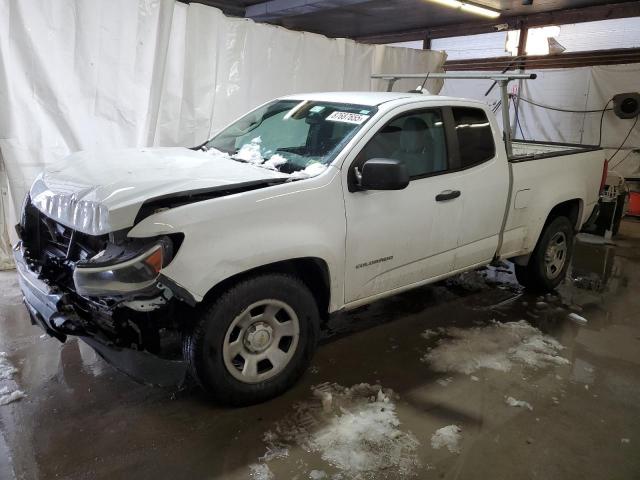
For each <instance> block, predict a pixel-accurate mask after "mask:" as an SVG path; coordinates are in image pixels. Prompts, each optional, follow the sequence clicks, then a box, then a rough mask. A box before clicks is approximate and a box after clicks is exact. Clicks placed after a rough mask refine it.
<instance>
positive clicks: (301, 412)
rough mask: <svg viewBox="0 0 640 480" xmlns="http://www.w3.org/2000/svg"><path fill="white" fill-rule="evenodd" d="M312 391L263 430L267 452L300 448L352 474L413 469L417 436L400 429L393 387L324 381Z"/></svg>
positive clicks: (393, 474) (398, 474)
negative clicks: (311, 397)
mask: <svg viewBox="0 0 640 480" xmlns="http://www.w3.org/2000/svg"><path fill="white" fill-rule="evenodd" d="M313 397H314V400H313V401H310V402H304V403H300V404H297V405H295V406H294V408H293V412H292V414H291V415H290V416H288V417H287V418H286V419H285V420H283V421H281V422H278V423H276V424H275V425H274V428H273V429H272V430H271V431H269V432H267V434H266V435H265V437H264V442H265V444H266V446H267V452H274V451H282V450H283V449H289V448H295V447H297V448H301V449H302V450H305V451H307V452H311V453H312V454H317V455H319V456H320V458H321V459H322V460H324V461H325V462H327V464H328V465H331V466H332V467H333V468H335V469H337V470H339V472H340V473H342V474H343V475H344V476H345V478H350V479H358V478H366V477H369V476H371V475H376V476H377V475H381V476H384V477H385V478H404V477H408V476H413V475H415V471H416V469H417V468H418V467H419V461H418V457H417V454H416V449H417V447H418V445H419V442H418V440H417V439H416V438H415V436H414V435H413V434H411V433H410V432H406V431H403V430H402V429H401V424H400V421H399V420H398V417H397V414H396V405H395V403H394V401H393V400H394V393H393V391H391V390H388V389H383V388H382V387H380V386H378V385H369V384H366V383H363V384H358V385H355V386H353V387H351V388H345V387H342V386H340V385H337V384H329V383H325V384H321V385H318V386H316V387H314V389H313ZM328 399H330V400H328ZM267 455H268V454H267ZM263 458H266V456H265V457H263ZM267 461H268V460H267Z"/></svg>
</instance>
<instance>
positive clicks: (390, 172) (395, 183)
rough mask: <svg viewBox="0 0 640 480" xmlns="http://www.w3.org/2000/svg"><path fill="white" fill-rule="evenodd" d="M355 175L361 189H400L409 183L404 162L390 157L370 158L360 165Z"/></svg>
mask: <svg viewBox="0 0 640 480" xmlns="http://www.w3.org/2000/svg"><path fill="white" fill-rule="evenodd" d="M356 176H357V177H358V180H359V182H358V183H359V185H358V186H359V187H360V189H362V190H402V189H403V188H406V187H407V185H409V172H408V171H407V166H406V165H405V164H404V162H401V161H400V160H393V159H390V158H372V159H370V160H367V161H366V162H364V165H362V173H361V174H360V175H358V172H357V170H356Z"/></svg>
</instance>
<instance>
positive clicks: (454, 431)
mask: <svg viewBox="0 0 640 480" xmlns="http://www.w3.org/2000/svg"><path fill="white" fill-rule="evenodd" d="M461 439H462V428H460V427H459V426H458V425H447V426H446V427H442V428H439V429H438V430H436V433H434V434H433V436H432V437H431V447H432V448H434V449H436V450H439V449H440V448H442V447H447V449H448V450H449V451H450V452H451V453H460V440H461Z"/></svg>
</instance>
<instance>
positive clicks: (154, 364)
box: [13, 242, 186, 386]
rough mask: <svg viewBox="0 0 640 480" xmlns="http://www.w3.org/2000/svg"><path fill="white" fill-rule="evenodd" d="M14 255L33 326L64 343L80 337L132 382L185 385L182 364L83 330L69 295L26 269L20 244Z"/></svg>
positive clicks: (27, 267)
mask: <svg viewBox="0 0 640 480" xmlns="http://www.w3.org/2000/svg"><path fill="white" fill-rule="evenodd" d="M13 256H14V259H15V264H16V271H17V273H18V283H19V284H20V289H21V290H22V294H23V296H24V303H25V305H26V307H27V310H28V312H29V316H30V317H31V323H32V324H33V325H38V326H40V327H41V328H43V329H44V331H45V332H46V333H47V334H48V335H50V336H52V337H55V338H57V339H58V340H60V341H61V342H64V341H66V338H67V336H68V335H73V336H77V337H79V338H80V339H82V340H83V341H85V342H86V343H87V344H89V345H90V346H91V347H92V348H93V349H94V350H96V352H97V353H98V354H99V355H100V356H102V357H103V358H104V359H105V360H106V361H107V362H109V363H110V364H112V365H113V366H114V367H116V368H117V369H118V370H120V371H122V372H124V373H126V374H127V375H129V376H131V377H132V378H134V379H135V380H138V381H141V382H143V383H147V384H152V385H158V386H176V385H180V384H182V383H183V382H184V379H185V376H186V363H185V362H184V361H182V360H167V359H163V358H160V357H158V356H156V355H153V354H151V353H149V352H145V351H139V350H134V349H130V348H121V347H118V346H116V345H114V344H113V343H112V342H109V341H108V339H106V338H104V337H103V336H102V335H99V334H96V333H95V332H91V331H89V329H87V328H85V324H86V319H85V320H83V319H81V317H80V316H79V315H78V314H77V313H76V310H75V308H74V304H73V300H72V299H71V298H70V296H69V295H68V294H66V293H64V292H62V291H60V290H59V289H58V288H56V287H55V286H50V285H48V284H47V283H45V282H44V281H43V280H42V279H40V278H38V275H37V273H36V272H34V271H33V270H31V269H30V268H29V265H28V263H27V259H26V258H25V254H24V247H23V246H22V243H21V242H20V243H19V244H18V245H17V246H16V247H15V248H14V250H13Z"/></svg>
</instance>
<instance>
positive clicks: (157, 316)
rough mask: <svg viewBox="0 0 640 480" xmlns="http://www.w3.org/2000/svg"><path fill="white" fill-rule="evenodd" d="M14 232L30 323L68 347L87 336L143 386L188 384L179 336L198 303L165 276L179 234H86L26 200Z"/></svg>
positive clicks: (17, 264) (88, 341)
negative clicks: (70, 338) (67, 342)
mask: <svg viewBox="0 0 640 480" xmlns="http://www.w3.org/2000/svg"><path fill="white" fill-rule="evenodd" d="M17 230H18V235H19V237H20V239H21V241H20V242H19V243H18V244H17V245H16V247H15V248H14V257H15V261H16V266H17V270H18V278H19V282H20V287H21V289H22V292H23V294H24V299H25V303H26V305H27V308H28V310H29V313H30V316H31V320H32V323H34V324H38V325H40V326H41V327H43V328H44V329H45V331H46V332H47V333H48V334H49V335H51V336H53V337H56V338H58V339H59V340H60V341H63V342H64V341H65V340H66V337H67V336H68V335H73V336H78V337H80V338H82V339H83V340H85V341H86V342H87V343H89V344H90V345H91V346H92V347H94V348H95V349H96V350H97V351H98V353H100V354H101V355H102V356H103V357H105V358H106V359H107V360H108V361H109V362H111V363H112V364H114V365H115V366H116V367H117V368H119V369H120V370H123V371H125V372H126V373H128V374H130V375H131V376H133V377H135V378H137V379H140V380H143V381H145V382H148V383H153V384H159V385H175V384H177V383H180V382H181V381H182V380H183V379H184V375H185V371H186V368H185V365H184V362H183V361H182V353H181V336H182V329H183V328H184V323H185V319H186V318H189V317H190V315H189V313H190V311H191V307H192V306H193V305H194V304H195V302H194V300H193V299H192V298H191V297H190V295H189V294H188V293H187V292H185V291H184V290H183V289H181V288H180V287H179V286H177V285H174V284H173V283H172V282H171V281H170V280H169V279H167V278H165V277H163V275H162V274H161V273H160V272H161V270H162V269H163V268H164V267H166V266H167V265H168V264H169V263H170V262H171V260H172V259H173V257H174V256H175V254H176V253H177V251H178V249H179V248H180V244H181V243H182V240H183V236H182V234H173V235H165V236H162V237H157V238H147V239H131V238H128V237H127V236H126V231H119V232H113V233H109V234H103V235H88V234H85V233H82V232H79V231H77V230H73V229H71V228H69V227H67V226H65V225H63V224H62V223H59V222H58V221H56V220H53V219H52V218H50V217H48V216H46V215H44V214H43V213H42V212H41V211H40V210H39V209H38V208H36V206H34V205H33V204H32V203H31V201H30V198H29V197H28V198H27V200H26V202H25V205H24V209H23V216H22V220H21V223H20V225H18V227H17Z"/></svg>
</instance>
